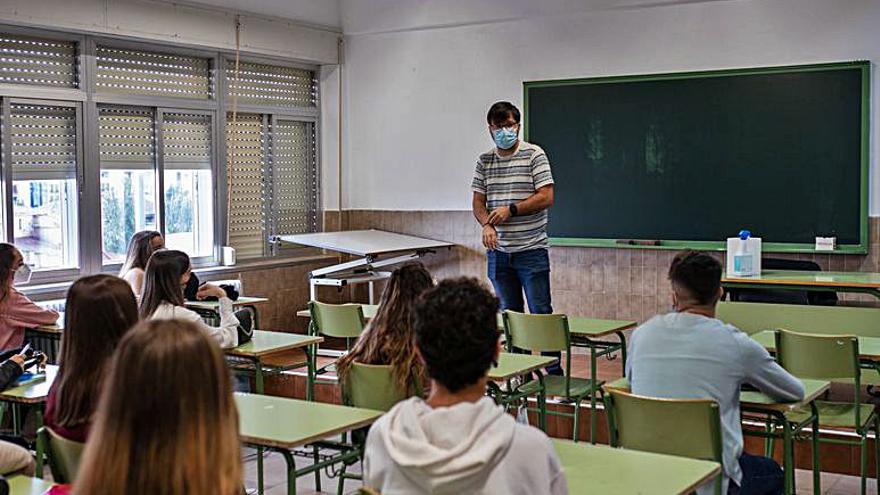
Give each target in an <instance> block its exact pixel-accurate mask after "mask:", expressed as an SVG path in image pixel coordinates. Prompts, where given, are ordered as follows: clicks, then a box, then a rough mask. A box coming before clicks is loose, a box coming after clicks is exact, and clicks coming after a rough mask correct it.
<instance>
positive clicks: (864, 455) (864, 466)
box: [859, 432, 868, 495]
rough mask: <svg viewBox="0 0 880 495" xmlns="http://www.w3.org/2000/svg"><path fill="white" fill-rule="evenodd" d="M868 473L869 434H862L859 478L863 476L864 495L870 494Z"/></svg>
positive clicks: (862, 491)
mask: <svg viewBox="0 0 880 495" xmlns="http://www.w3.org/2000/svg"><path fill="white" fill-rule="evenodd" d="M867 471H868V433H867V432H864V433H863V434H862V438H861V442H859V476H861V482H862V483H861V486H862V490H861V493H862V495H865V494H866V493H867V492H868V479H867V478H866V477H865V475H866V474H868V473H867Z"/></svg>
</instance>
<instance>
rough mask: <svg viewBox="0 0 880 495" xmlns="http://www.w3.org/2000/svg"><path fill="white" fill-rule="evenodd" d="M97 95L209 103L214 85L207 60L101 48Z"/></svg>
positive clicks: (98, 62) (98, 55) (97, 57)
mask: <svg viewBox="0 0 880 495" xmlns="http://www.w3.org/2000/svg"><path fill="white" fill-rule="evenodd" d="M95 58H96V60H97V74H96V78H95V80H96V84H97V89H98V91H106V92H110V93H125V94H136V95H150V96H172V97H177V98H198V99H203V100H205V99H208V98H211V96H212V81H211V75H210V74H211V72H210V63H209V61H208V59H205V58H198V57H189V56H183V55H174V54H168V53H159V52H147V51H139V50H126V49H121V48H112V47H107V46H98V48H97V53H96V57H95Z"/></svg>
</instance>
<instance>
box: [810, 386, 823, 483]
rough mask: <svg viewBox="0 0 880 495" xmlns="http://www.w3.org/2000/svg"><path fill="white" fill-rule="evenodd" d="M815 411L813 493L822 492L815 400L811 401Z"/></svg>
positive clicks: (817, 416)
mask: <svg viewBox="0 0 880 495" xmlns="http://www.w3.org/2000/svg"><path fill="white" fill-rule="evenodd" d="M810 409H811V410H812V412H813V425H812V426H813V432H812V434H813V438H812V439H811V440H812V444H813V445H812V449H813V493H822V468H821V467H820V465H819V459H820V457H819V410H818V408H816V403H815V402H810Z"/></svg>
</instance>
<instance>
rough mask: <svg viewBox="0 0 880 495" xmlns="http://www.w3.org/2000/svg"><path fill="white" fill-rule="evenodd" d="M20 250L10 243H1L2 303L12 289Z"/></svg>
mask: <svg viewBox="0 0 880 495" xmlns="http://www.w3.org/2000/svg"><path fill="white" fill-rule="evenodd" d="M16 253H18V248H16V247H15V246H14V245H12V244H9V243H8V242H0V303H2V302H3V301H5V300H6V296H8V295H9V291H10V289H12V278H13V277H14V276H15V270H16V269H17V267H15V266H13V265H14V264H15V258H16V256H15V255H16Z"/></svg>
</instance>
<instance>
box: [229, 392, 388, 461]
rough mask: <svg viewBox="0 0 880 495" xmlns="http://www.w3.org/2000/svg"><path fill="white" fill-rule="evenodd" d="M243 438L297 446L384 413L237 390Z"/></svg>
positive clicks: (249, 441) (370, 419) (341, 431)
mask: <svg viewBox="0 0 880 495" xmlns="http://www.w3.org/2000/svg"><path fill="white" fill-rule="evenodd" d="M235 403H236V405H237V406H238V419H239V425H240V426H239V428H240V430H241V431H240V434H241V439H242V441H244V442H247V443H250V444H253V445H262V446H264V447H276V448H280V449H294V448H296V447H301V446H303V445H306V444H309V443H312V442H315V441H317V440H320V439H322V438H326V437H329V436H333V435H338V434H340V433H344V432H346V431H349V430H353V429H356V428H360V427H363V426H367V425H369V424H371V423H373V422H374V421H376V419H378V418H379V416H381V415H382V414H383V413H382V411H371V410H369V409H359V408H356V407H346V406H338V405H335V404H325V403H322V402H308V401H304V400H297V399H288V398H286V397H273V396H268V395H257V394H243V393H236V394H235Z"/></svg>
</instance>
